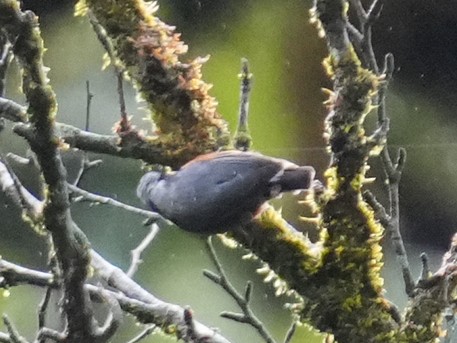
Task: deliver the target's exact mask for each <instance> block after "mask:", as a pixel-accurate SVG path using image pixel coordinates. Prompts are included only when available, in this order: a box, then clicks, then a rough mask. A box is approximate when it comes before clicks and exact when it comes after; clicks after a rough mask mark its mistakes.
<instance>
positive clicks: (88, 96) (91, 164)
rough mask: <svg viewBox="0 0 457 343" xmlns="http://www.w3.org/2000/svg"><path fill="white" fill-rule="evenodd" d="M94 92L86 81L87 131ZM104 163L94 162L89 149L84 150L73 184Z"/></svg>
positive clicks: (86, 129)
mask: <svg viewBox="0 0 457 343" xmlns="http://www.w3.org/2000/svg"><path fill="white" fill-rule="evenodd" d="M93 97H94V94H93V93H92V92H91V91H90V83H89V80H87V81H86V124H85V131H89V127H90V106H91V104H92V98H93ZM101 163H102V160H96V161H93V162H90V161H89V157H88V154H87V151H83V153H82V157H81V165H80V167H79V170H78V174H77V175H76V178H75V180H74V181H73V184H74V185H75V186H78V185H79V184H80V183H81V180H82V178H83V176H84V173H85V172H86V171H87V170H89V169H90V168H92V167H96V166H98V165H99V164H101Z"/></svg>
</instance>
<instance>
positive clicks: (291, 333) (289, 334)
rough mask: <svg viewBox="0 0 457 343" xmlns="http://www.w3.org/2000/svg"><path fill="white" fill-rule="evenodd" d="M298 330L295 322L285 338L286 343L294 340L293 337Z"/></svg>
mask: <svg viewBox="0 0 457 343" xmlns="http://www.w3.org/2000/svg"><path fill="white" fill-rule="evenodd" d="M296 329H297V322H295V321H294V322H292V324H291V325H290V328H289V330H287V332H286V336H285V337H284V343H290V341H291V340H292V337H293V336H294V334H295V330H296Z"/></svg>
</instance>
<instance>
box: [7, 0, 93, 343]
mask: <svg viewBox="0 0 457 343" xmlns="http://www.w3.org/2000/svg"><path fill="white" fill-rule="evenodd" d="M0 27H2V29H3V30H4V31H5V32H6V34H7V37H8V40H9V41H10V42H11V43H12V45H13V46H12V51H13V53H14V56H15V57H16V59H17V60H18V62H19V65H20V67H21V70H22V75H23V79H22V85H23V91H24V94H25V96H26V99H27V102H28V108H27V112H28V114H29V116H30V123H31V125H32V127H33V134H32V135H31V136H30V137H28V138H29V139H28V142H29V144H30V146H31V148H32V150H33V151H34V153H35V154H36V156H37V159H38V161H39V164H40V167H41V172H42V174H43V178H44V181H45V187H46V189H45V194H46V199H45V205H44V208H43V219H42V225H44V227H45V228H46V230H47V231H48V232H49V233H50V234H51V236H52V241H53V244H54V248H55V253H56V256H57V259H58V261H59V265H60V268H61V269H62V275H63V280H62V281H63V289H64V294H65V299H66V300H65V301H66V304H65V306H64V311H65V314H66V319H67V323H68V327H67V332H66V337H67V341H68V342H81V341H84V342H93V341H94V336H93V331H92V329H93V320H94V318H93V316H92V312H91V310H90V304H89V298H88V296H87V293H86V291H85V290H84V288H83V287H84V282H85V279H86V277H87V273H88V267H89V263H90V257H89V250H88V248H89V243H88V241H87V239H86V237H85V235H84V234H83V233H82V231H80V230H79V228H78V227H77V226H76V225H75V224H74V222H73V221H72V219H71V214H70V210H69V200H68V191H67V186H66V180H65V177H66V171H65V168H64V166H63V164H62V161H61V158H60V154H59V150H58V147H59V140H58V139H57V137H56V135H55V134H54V117H55V114H56V109H57V103H56V99H55V94H54V92H53V90H52V88H51V86H50V85H49V83H48V79H47V77H46V68H45V67H44V65H43V61H42V58H43V52H44V47H43V41H42V38H41V34H40V29H39V25H38V19H37V17H36V16H35V15H34V14H33V13H32V12H22V11H21V10H20V7H19V2H17V1H12V0H1V1H0Z"/></svg>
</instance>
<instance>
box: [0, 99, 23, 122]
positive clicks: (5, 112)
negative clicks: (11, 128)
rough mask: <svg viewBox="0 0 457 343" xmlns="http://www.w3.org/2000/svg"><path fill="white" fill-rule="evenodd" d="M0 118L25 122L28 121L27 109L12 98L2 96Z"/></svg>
mask: <svg viewBox="0 0 457 343" xmlns="http://www.w3.org/2000/svg"><path fill="white" fill-rule="evenodd" d="M0 118H5V119H7V120H10V121H12V122H24V123H25V122H26V121H27V109H26V108H25V107H24V106H21V105H19V104H18V103H16V102H14V101H12V100H8V99H5V98H2V97H0Z"/></svg>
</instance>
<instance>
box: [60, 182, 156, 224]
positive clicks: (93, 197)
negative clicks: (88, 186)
mask: <svg viewBox="0 0 457 343" xmlns="http://www.w3.org/2000/svg"><path fill="white" fill-rule="evenodd" d="M68 189H69V190H70V191H71V193H74V194H77V195H79V196H81V197H82V199H84V200H88V201H91V202H95V203H100V204H105V205H111V206H114V207H118V208H121V209H123V210H126V211H129V212H132V213H135V214H139V215H141V216H144V217H147V218H150V219H159V218H162V217H161V216H160V215H159V214H158V213H156V212H152V211H146V210H142V209H141V208H138V207H135V206H131V205H127V204H124V203H122V202H120V201H117V200H114V199H113V198H110V197H105V196H101V195H97V194H94V193H90V192H88V191H85V190H84V189H81V188H79V187H76V186H74V185H71V184H68ZM77 201H78V199H77ZM79 201H80V199H79Z"/></svg>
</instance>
